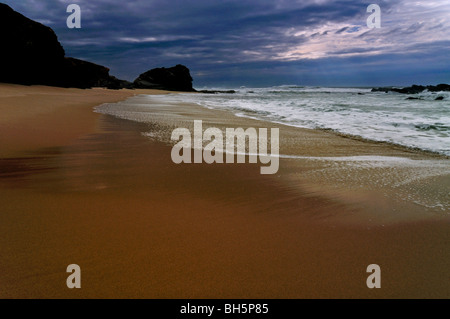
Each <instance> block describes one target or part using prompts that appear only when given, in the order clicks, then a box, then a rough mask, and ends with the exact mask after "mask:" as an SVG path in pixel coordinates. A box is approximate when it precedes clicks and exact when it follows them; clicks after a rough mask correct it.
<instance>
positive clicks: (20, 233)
mask: <svg viewBox="0 0 450 319" xmlns="http://www.w3.org/2000/svg"><path fill="white" fill-rule="evenodd" d="M19 90H23V88H19ZM39 90H42V88H39ZM48 90H50V89H48ZM62 90H63V91H61V92H65V93H58V92H53V93H52V92H47V94H50V95H51V94H67V91H66V90H65V89H62ZM69 90H70V89H69ZM44 91H45V90H44ZM0 92H1V91H0ZM96 93H98V92H96ZM132 93H135V91H132ZM155 93H161V92H155ZM171 93H173V92H171ZM70 94H71V98H72V103H73V102H74V101H73V100H74V99H81V100H78V101H79V103H80V104H79V106H78V107H79V108H80V113H82V114H86V117H80V118H73V120H74V121H75V120H76V121H77V124H78V125H76V126H75V127H77V126H79V125H81V126H82V128H83V130H81V131H79V130H76V131H75V132H71V133H76V134H70V138H69V139H61V140H58V141H56V142H58V143H57V144H53V145H51V146H50V147H48V146H47V145H45V143H44V144H43V145H40V146H39V145H38V144H39V143H36V142H33V143H29V144H27V145H25V146H27V147H28V149H22V150H20V152H18V153H10V154H12V155H13V156H10V157H1V160H0V165H1V174H0V192H1V196H0V207H2V217H1V223H0V231H1V232H2V233H3V234H4V236H3V237H2V239H0V243H1V244H0V253H1V254H2V256H3V258H2V259H1V260H0V269H2V275H1V276H0V283H1V284H0V296H1V297H2V298H271V299H273V298H275V299H277V298H288V299H292V298H294V299H296V298H448V297H449V295H448V285H447V283H446V281H445V280H442V278H446V276H448V267H447V266H448V264H449V261H450V254H449V250H448V247H449V245H450V239H449V237H448V226H449V223H450V220H449V217H448V216H445V215H442V214H437V215H431V216H428V217H427V215H426V214H423V212H420V209H419V211H416V213H417V214H418V216H416V218H413V217H412V216H411V215H414V209H411V207H410V206H409V205H404V204H402V203H397V204H395V205H393V203H395V199H392V198H389V197H385V196H384V194H381V195H380V196H379V195H377V192H378V191H379V190H380V189H381V190H383V187H384V186H383V185H380V186H381V187H378V188H377V187H375V186H377V185H375V186H374V185H372V184H371V183H369V182H370V180H371V179H373V178H379V177H380V176H381V175H388V176H389V178H391V179H394V181H396V180H397V179H398V180H403V178H404V176H406V175H408V176H409V174H410V173H411V172H410V169H409V168H406V169H405V172H403V171H402V170H403V168H402V169H398V168H394V169H392V170H388V169H387V168H385V167H375V168H372V167H356V168H355V167H354V166H348V167H347V166H339V165H338V166H336V167H328V163H327V164H326V165H324V164H320V163H316V162H314V161H308V160H303V161H298V160H293V159H280V160H281V161H282V162H280V171H279V173H278V174H276V175H274V176H262V175H260V174H259V167H260V165H259V164H248V163H246V164H233V165H231V164H220V165H219V164H217V165H207V164H196V165H194V164H186V165H175V164H173V163H172V161H171V159H170V148H171V146H170V145H168V144H166V143H161V142H159V141H158V140H155V139H149V138H148V137H145V136H142V132H149V131H150V132H160V133H161V132H162V133H163V134H167V133H168V132H170V129H169V128H170V127H172V126H171V125H178V123H180V122H178V120H177V121H174V120H173V118H167V117H168V113H164V116H162V117H165V118H166V120H165V122H164V121H161V119H160V118H159V117H158V116H155V125H153V124H145V123H137V122H133V121H127V120H123V119H118V118H115V117H113V116H110V115H102V114H96V113H94V112H93V111H92V107H90V106H89V105H90V103H93V102H91V101H92V100H91V101H86V100H88V99H90V98H92V96H91V97H89V98H88V97H87V96H86V91H81V90H80V92H78V93H77V94H75V93H73V92H70ZM88 94H89V92H88ZM115 94H118V93H114V91H108V92H105V96H100V97H98V96H97V97H96V99H104V100H111V99H116V98H117V99H118V97H117V96H116V97H114V95H115ZM121 94H125V93H124V92H122V93H121ZM126 94H129V93H127V92H126ZM130 94H131V93H130ZM139 98H141V97H139V96H137V97H134V98H133V99H139ZM83 99H84V100H83ZM47 101H48V100H47ZM29 102H30V105H33V104H36V103H44V102H46V99H45V97H43V96H40V101H37V98H36V96H35V99H34V100H30V101H29ZM60 102H61V101H60ZM0 103H1V97H0ZM105 103H107V102H105ZM121 103H122V102H121ZM44 104H45V103H44ZM100 104H101V103H100ZM60 106H61V108H62V110H61V113H60V114H58V116H53V115H52V114H53V113H52V112H50V115H49V113H44V114H42V116H38V115H34V117H33V119H35V120H39V121H42V122H43V123H45V124H46V125H47V126H51V125H54V124H57V123H55V122H58V121H59V120H61V118H64V117H67V116H71V114H73V113H72V110H70V105H68V103H67V101H66V102H64V103H63V102H61V105H60ZM4 107H7V105H6V106H4ZM88 110H90V112H89V111H88ZM159 111H161V109H159V110H157V107H156V106H155V112H156V113H157V112H159ZM172 111H174V110H173V109H172ZM175 111H176V112H175V113H176V114H178V113H177V112H178V111H179V112H182V113H183V114H184V115H185V116H197V115H199V114H202V116H204V118H205V119H206V120H207V122H208V123H210V124H214V125H216V124H217V125H235V124H236V125H237V124H241V123H242V124H245V125H247V127H248V126H257V124H256V122H253V121H248V120H245V119H232V118H231V116H226V115H224V114H225V113H222V112H217V110H209V111H208V110H199V109H197V108H192V107H191V106H189V105H183V106H179V107H177V108H175ZM13 113H14V112H13ZM160 113H161V112H160ZM161 114H162V113H161ZM12 115H14V114H12ZM91 120H93V122H89V121H91ZM21 121H22V119H21V118H19V119H18V120H17V122H16V123H18V124H17V125H19V124H20V122H21ZM83 121H88V122H89V123H94V125H82V122H83ZM241 121H242V122H241ZM181 122H183V123H186V122H185V121H184V119H183V120H182V121H181ZM22 123H23V122H22ZM156 123H159V125H156ZM166 124H167V126H166ZM169 124H170V125H169ZM260 125H261V123H260ZM0 128H2V129H4V130H6V128H4V127H2V123H0ZM8 128H9V127H8ZM63 128H64V129H67V130H69V131H70V130H72V127H70V126H67V127H63ZM86 128H87V129H86ZM92 128H95V129H92ZM80 132H81V133H80ZM299 132H302V133H301V134H302V143H303V144H302V143H300V142H299V141H297V139H298V136H299ZM328 135H329V136H330V137H329V138H324V136H328ZM9 136H14V135H9ZM331 136H332V134H331V133H328V134H326V135H324V134H323V132H315V131H308V130H306V129H305V130H293V129H292V130H291V129H286V130H285V131H284V133H283V137H282V139H285V140H287V141H289V140H291V141H290V142H289V143H286V144H284V145H285V146H284V147H286V149H287V150H292V151H296V152H298V151H299V150H302V149H304V148H302V147H300V146H302V145H303V146H305V145H316V146H317V147H315V148H310V149H309V151H308V152H309V153H310V154H312V155H317V154H318V155H321V154H329V153H333V152H335V154H338V155H339V154H344V153H346V152H347V153H348V151H349V150H350V149H352V148H354V147H356V146H357V148H355V149H353V150H356V151H358V152H362V153H368V154H379V153H380V148H382V149H383V150H384V149H385V148H386V147H384V146H379V145H367V143H363V142H357V141H346V140H344V139H341V138H338V137H334V138H333V137H331ZM280 137H281V136H280ZM14 138H15V137H14ZM14 138H12V139H11V141H10V143H13V142H14ZM33 138H35V139H37V140H38V142H39V141H41V138H42V135H39V130H37V134H35V136H33ZM336 139H337V140H336ZM336 141H338V142H336ZM51 142H52V143H53V142H55V140H54V141H51ZM308 143H309V144H308ZM318 143H320V144H318ZM335 143H338V144H337V145H334V144H335ZM282 145H283V144H282ZM333 145H334V146H333ZM36 146H38V147H36ZM324 148H325V150H324ZM386 153H388V154H404V152H402V151H399V150H397V149H395V148H389V147H388V148H387V150H386ZM411 156H412V157H413V158H424V157H427V156H426V155H423V154H412V155H411ZM397 170H398V174H399V176H396V177H392V176H391V175H392V173H393V172H396V171H397ZM412 170H413V171H415V170H416V168H412ZM344 171H345V173H346V174H347V173H348V172H351V173H352V174H353V175H350V176H353V178H356V179H362V182H361V183H362V185H363V186H364V187H362V188H361V187H360V186H361V185H356V184H355V185H354V184H353V182H354V181H353V180H352V178H350V179H344V180H343V181H341V182H340V183H339V184H337V186H338V187H337V189H334V190H333V189H328V187H330V185H328V184H330V183H331V184H334V182H335V181H339V178H341V176H339V174H340V173H341V172H344ZM322 173H324V174H325V175H322ZM429 173H434V171H433V172H429ZM378 174H381V175H378ZM431 179H433V178H432V177H431ZM422 181H423V180H421V182H420V183H413V184H412V185H416V186H417V187H419V186H420V187H423V188H420V187H419V189H418V190H419V191H423V190H424V189H425V190H427V192H431V193H430V194H434V193H436V192H437V191H438V190H433V188H432V184H431V183H425V184H423V185H422ZM446 182H448V176H447V178H446ZM368 185H369V186H371V187H372V188H370V187H367V186H368ZM407 186H408V187H407V190H409V188H411V187H412V186H411V185H407ZM385 190H386V191H387V192H388V193H389V192H392V190H391V189H390V188H386V189H385ZM399 190H403V189H402V187H401V186H399V188H397V191H399ZM425 195H427V196H428V195H429V194H428V193H426V194H425ZM24 199H25V200H24ZM393 213H395V214H398V215H396V216H394V217H396V218H393V216H392V214H393ZM369 216H371V217H372V221H370V220H369V219H368V218H369ZM72 263H78V264H79V265H80V266H81V269H82V278H83V279H82V282H83V284H82V289H79V290H69V289H67V287H65V280H66V278H67V276H68V274H67V273H66V272H65V267H67V265H69V264H72ZM372 263H377V264H379V265H380V266H381V269H382V289H378V290H371V289H368V288H367V287H366V286H365V281H366V278H367V274H366V272H365V271H366V267H367V265H369V264H372Z"/></svg>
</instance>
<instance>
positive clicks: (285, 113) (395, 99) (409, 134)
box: [151, 86, 450, 156]
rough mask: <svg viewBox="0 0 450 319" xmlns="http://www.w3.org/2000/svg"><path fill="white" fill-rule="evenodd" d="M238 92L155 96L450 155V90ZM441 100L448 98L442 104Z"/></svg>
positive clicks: (279, 89) (288, 89)
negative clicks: (413, 93) (420, 91)
mask: <svg viewBox="0 0 450 319" xmlns="http://www.w3.org/2000/svg"><path fill="white" fill-rule="evenodd" d="M235 91H236V93H235V94H228V93H220V94H179V95H175V94H171V95H167V96H156V97H155V96H152V97H151V98H152V99H153V100H154V99H157V100H160V102H162V103H164V102H166V103H177V102H189V103H196V104H199V105H202V106H204V107H207V108H212V109H228V110H231V111H232V112H234V113H235V114H236V115H237V116H244V117H250V118H255V119H263V120H267V121H270V122H275V123H283V124H286V125H292V126H297V127H303V128H311V129H327V130H333V131H336V132H339V133H342V134H348V135H352V136H358V137H362V138H364V139H368V140H373V141H384V142H389V143H393V144H399V145H403V146H407V147H411V148H419V149H422V150H427V151H432V152H437V153H441V154H445V155H449V156H450V92H435V93H431V92H423V93H420V94H415V95H405V94H399V93H384V92H371V89H364V88H327V87H299V86H277V87H269V88H239V89H235ZM439 96H442V97H444V100H441V101H436V100H435V99H436V98H437V97H439ZM408 98H417V99H408Z"/></svg>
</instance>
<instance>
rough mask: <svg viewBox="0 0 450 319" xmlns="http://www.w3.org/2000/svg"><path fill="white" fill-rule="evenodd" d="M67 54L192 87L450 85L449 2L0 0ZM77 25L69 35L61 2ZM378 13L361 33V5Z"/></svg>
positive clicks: (115, 71) (122, 73) (128, 75)
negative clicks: (167, 73)
mask: <svg viewBox="0 0 450 319" xmlns="http://www.w3.org/2000/svg"><path fill="white" fill-rule="evenodd" d="M2 2H4V3H7V4H8V5H10V6H11V7H12V8H13V9H15V10H16V11H19V12H20V13H22V14H24V15H25V16H27V17H29V18H31V19H33V20H36V21H39V22H41V23H43V24H45V25H48V26H50V27H51V28H53V30H55V32H56V34H57V35H58V38H59V40H60V42H61V43H62V45H63V46H64V48H65V50H66V55H67V56H71V57H75V58H79V59H85V60H88V61H91V62H95V63H98V64H101V65H104V66H107V67H109V68H110V69H111V72H110V73H111V74H112V75H115V76H117V77H119V78H122V79H126V80H134V79H135V78H136V77H137V76H138V75H139V74H140V73H143V72H145V71H147V70H149V69H151V68H155V67H162V66H165V67H169V66H173V65H176V64H184V65H186V66H187V67H189V69H190V70H191V74H192V76H193V78H194V87H196V88H201V87H203V86H209V87H234V86H248V87H251V86H270V85H281V84H297V85H323V86H381V85H410V84H414V83H417V84H438V83H450V1H449V0H422V1H414V0H399V1H395V0H388V1H386V0H385V1H377V0H367V1H366V0H338V1H332V0H270V1H268V0H134V1H133V0H128V1H114V0H78V1H76V0H21V1H17V0H11V1H9V0H3V1H2ZM72 3H74V4H78V5H80V7H81V14H82V21H81V24H82V28H81V29H68V28H67V26H66V19H67V17H68V15H69V13H66V8H67V5H68V4H72ZM371 3H375V4H378V5H379V6H380V7H381V28H379V29H369V28H368V26H367V23H366V20H367V17H368V16H369V15H370V13H367V7H368V5H369V4H371Z"/></svg>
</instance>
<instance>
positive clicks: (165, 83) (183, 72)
mask: <svg viewBox="0 0 450 319" xmlns="http://www.w3.org/2000/svg"><path fill="white" fill-rule="evenodd" d="M133 84H134V87H135V88H140V89H159V90H169V91H183V92H194V91H195V90H194V88H193V87H192V77H191V74H190V72H189V69H188V68H187V67H185V66H184V65H181V64H178V65H176V66H174V67H171V68H156V69H152V70H150V71H147V72H145V73H142V74H141V75H140V76H139V77H138V78H137V79H136V80H135V81H134V83H133Z"/></svg>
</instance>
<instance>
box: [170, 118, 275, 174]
mask: <svg viewBox="0 0 450 319" xmlns="http://www.w3.org/2000/svg"><path fill="white" fill-rule="evenodd" d="M267 133H268V129H267V128H259V129H258V130H256V129H255V128H253V127H250V128H247V129H246V130H244V129H243V128H226V130H225V136H224V134H223V132H222V130H221V129H219V128H216V127H209V128H207V129H206V130H205V131H203V121H202V120H195V121H194V134H193V136H192V134H191V131H190V130H189V129H187V128H176V129H175V130H173V131H172V136H171V140H172V141H178V143H177V144H175V145H174V146H173V148H172V151H171V157H172V161H173V162H174V163H175V164H181V163H189V164H190V163H192V162H193V163H197V164H200V163H203V162H205V163H207V164H212V163H219V164H223V163H224V162H225V163H235V157H236V159H237V161H236V163H245V162H246V157H247V156H248V159H249V163H258V158H259V161H260V163H261V164H265V165H266V166H261V168H260V173H261V174H276V173H277V172H278V169H279V166H280V164H279V153H280V142H279V136H280V132H279V129H278V128H271V129H270V154H268V153H267V149H268V142H269V139H268V134H267ZM247 140H248V144H247V143H246V142H247ZM207 142H209V143H208V144H207V145H205V147H203V144H204V143H207ZM246 149H248V150H249V152H248V154H247V153H246ZM192 152H193V153H194V160H193V161H192ZM267 164H268V165H267Z"/></svg>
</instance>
